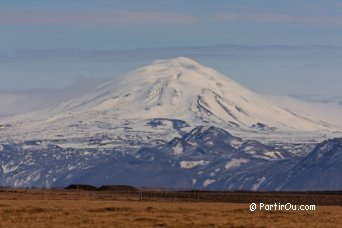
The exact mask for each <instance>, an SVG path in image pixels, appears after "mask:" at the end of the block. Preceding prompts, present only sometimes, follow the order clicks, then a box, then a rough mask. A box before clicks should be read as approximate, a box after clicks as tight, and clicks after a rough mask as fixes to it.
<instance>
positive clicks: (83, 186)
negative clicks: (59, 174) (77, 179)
mask: <svg viewBox="0 0 342 228" xmlns="http://www.w3.org/2000/svg"><path fill="white" fill-rule="evenodd" d="M65 189H68V190H70V189H74V190H86V191H96V190H97V187H95V186H92V185H86V184H71V185H69V186H68V187H66V188H65Z"/></svg>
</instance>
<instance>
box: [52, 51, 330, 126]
mask: <svg viewBox="0 0 342 228" xmlns="http://www.w3.org/2000/svg"><path fill="white" fill-rule="evenodd" d="M91 111H93V112H102V113H106V114H108V113H109V114H111V115H113V116H115V117H117V118H119V119H151V118H169V119H181V120H185V121H186V122H188V123H190V124H192V125H197V124H199V123H203V122H206V121H207V122H215V123H224V124H225V125H228V126H240V127H243V128H244V127H251V126H252V125H253V124H257V123H262V124H265V125H268V126H270V127H276V128H278V129H281V130H304V131H314V130H322V129H328V128H329V125H328V124H326V123H324V122H322V121H319V120H316V119H313V118H309V117H304V116H301V115H299V114H297V113H292V112H289V111H287V110H284V109H282V108H278V107H276V106H273V105H271V104H269V103H267V102H266V101H265V100H264V99H263V98H261V97H260V96H258V95H257V94H255V93H253V92H251V91H249V90H248V89H246V88H244V87H242V86H241V85H239V84H238V83H236V82H234V81H232V80H230V79H229V78H228V77H226V76H224V75H221V74H220V73H218V72H216V71H215V70H213V69H211V68H208V67H205V66H202V65H200V64H198V63H196V62H194V61H193V60H190V59H188V58H184V57H180V58H175V59H168V60H158V61H155V62H153V63H152V64H150V65H148V66H145V67H142V68H140V69H137V70H135V71H133V72H131V73H129V74H128V75H126V76H124V77H123V78H120V79H118V80H114V81H110V82H107V83H105V84H103V85H101V86H99V87H97V88H96V89H95V90H94V91H91V92H89V93H88V94H87V95H85V96H83V97H81V98H78V99H74V100H71V101H69V102H66V103H64V104H63V105H61V106H59V107H57V108H56V109H55V110H53V111H52V112H51V113H50V115H54V116H59V115H62V116H63V114H66V113H69V112H91Z"/></svg>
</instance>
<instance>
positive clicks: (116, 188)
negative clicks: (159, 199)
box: [98, 185, 138, 192]
mask: <svg viewBox="0 0 342 228" xmlns="http://www.w3.org/2000/svg"><path fill="white" fill-rule="evenodd" d="M98 190H99V191H117V192H136V191H138V189H137V188H135V187H132V186H129V185H103V186H101V187H100V188H98Z"/></svg>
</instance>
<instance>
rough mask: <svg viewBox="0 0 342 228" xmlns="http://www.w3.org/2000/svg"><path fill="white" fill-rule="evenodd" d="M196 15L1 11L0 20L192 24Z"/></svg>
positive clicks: (19, 22) (29, 22) (90, 23)
mask: <svg viewBox="0 0 342 228" xmlns="http://www.w3.org/2000/svg"><path fill="white" fill-rule="evenodd" d="M198 21H199V18H197V17H195V16H192V15H185V14H179V13H173V12H162V11H121V10H108V11H87V12H74V11H68V12H65V11H63V12H52V11H50V12H49V11H0V24H43V25H44V24H63V25H64V24H67V25H68V24H71V25H72V24H76V25H110V26H120V25H144V24H148V25H179V24H193V23H196V22H198Z"/></svg>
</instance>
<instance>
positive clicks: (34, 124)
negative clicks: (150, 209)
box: [0, 57, 341, 190]
mask: <svg viewBox="0 0 342 228" xmlns="http://www.w3.org/2000/svg"><path fill="white" fill-rule="evenodd" d="M233 135H234V136H233ZM331 135H334V136H336V135H337V136H338V135H341V131H340V130H339V129H337V128H336V127H334V126H333V125H331V124H329V123H326V122H325V121H322V120H319V119H315V118H313V117H308V116H304V115H301V114H299V113H297V112H295V111H291V110H286V109H284V108H280V107H278V106H276V105H273V104H271V103H268V102H267V101H266V100H265V99H264V98H263V97H261V96H259V95H257V94H256V93H254V92H252V91H250V90H248V89H246V88H244V87H243V86H241V85H239V84H238V83H236V82H234V81H232V80H231V79H229V78H228V77H226V76H224V75H222V74H220V73H218V72H217V71H215V70H213V69H211V68H208V67H205V66H202V65H200V64H198V63H196V62H194V61H193V60H190V59H187V58H184V57H180V58H175V59H168V60H158V61H155V62H153V63H151V64H150V65H147V66H144V67H142V68H140V69H137V70H134V71H132V72H130V73H129V74H127V75H125V76H123V77H122V78H118V79H115V80H112V81H109V82H106V83H104V84H102V85H100V86H98V87H96V88H95V89H93V90H91V91H89V92H88V93H86V94H85V95H83V96H81V97H77V98H74V99H72V100H69V101H67V102H64V103H62V104H61V105H58V106H56V107H54V108H51V109H45V110H41V111H37V112H33V113H29V114H26V115H20V116H14V117H12V118H7V119H5V121H3V122H2V123H0V185H9V186H64V185H67V184H71V183H74V182H82V183H88V184H96V185H101V184H105V183H107V184H111V183H119V182H120V183H125V184H134V185H141V186H151V187H152V186H153V187H175V188H176V187H181V188H184V187H189V188H190V187H196V188H211V189H247V190H248V189H252V190H259V189H279V188H281V186H282V185H281V183H278V182H277V181H266V180H273V179H274V180H277V177H279V176H281V175H286V173H287V172H289V170H290V169H291V168H293V167H294V165H295V164H298V163H297V162H298V160H300V158H301V157H303V156H307V154H308V153H309V152H310V151H311V150H312V149H313V147H314V146H315V143H317V142H318V141H320V140H322V139H327V138H329V137H331ZM311 174H312V173H310V172H309V174H305V175H311ZM289 175H290V174H289ZM291 176H292V174H291ZM282 177H283V178H284V176H282ZM289 183H290V182H289ZM286 186H287V185H286ZM289 186H290V185H289ZM284 188H285V185H284Z"/></svg>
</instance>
